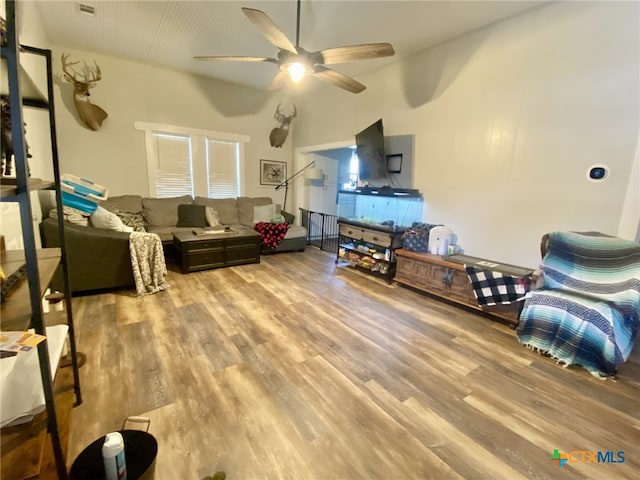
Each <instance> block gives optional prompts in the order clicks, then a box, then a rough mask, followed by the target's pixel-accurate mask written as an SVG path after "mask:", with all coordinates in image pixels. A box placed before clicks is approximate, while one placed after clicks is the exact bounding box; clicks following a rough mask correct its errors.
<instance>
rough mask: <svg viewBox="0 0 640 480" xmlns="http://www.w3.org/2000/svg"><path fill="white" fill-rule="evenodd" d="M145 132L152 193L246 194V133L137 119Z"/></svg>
mask: <svg viewBox="0 0 640 480" xmlns="http://www.w3.org/2000/svg"><path fill="white" fill-rule="evenodd" d="M135 127H136V128H137V129H138V130H143V131H144V132H145V142H146V151H147V167H148V168H147V170H148V181H149V194H150V195H151V196H152V197H157V198H167V197H179V196H182V195H191V196H192V197H195V196H201V197H209V198H227V197H239V196H241V195H242V190H243V188H242V186H243V179H242V171H243V165H244V144H245V143H247V142H249V141H250V140H251V139H250V138H249V137H247V136H245V135H237V134H231V133H222V132H212V131H208V130H198V129H189V128H184V127H177V126H172V125H160V124H153V123H147V122H136V123H135Z"/></svg>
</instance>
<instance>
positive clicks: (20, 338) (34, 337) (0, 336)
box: [0, 332, 45, 353]
mask: <svg viewBox="0 0 640 480" xmlns="http://www.w3.org/2000/svg"><path fill="white" fill-rule="evenodd" d="M44 338H45V337H43V336H42V335H38V334H37V333H32V332H0V350H2V351H3V352H15V353H20V352H28V351H30V350H31V349H32V348H33V347H35V346H36V345H38V344H39V343H40V342H41V341H43V340H44Z"/></svg>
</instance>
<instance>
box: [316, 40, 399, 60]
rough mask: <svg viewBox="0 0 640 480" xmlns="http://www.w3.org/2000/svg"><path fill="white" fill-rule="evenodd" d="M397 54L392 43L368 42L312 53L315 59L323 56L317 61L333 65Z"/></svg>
mask: <svg viewBox="0 0 640 480" xmlns="http://www.w3.org/2000/svg"><path fill="white" fill-rule="evenodd" d="M394 54H395V51H394V50H393V47H392V46H391V44H390V43H367V44H363V45H346V46H344V47H336V48H327V49H326V50H319V51H317V52H314V53H312V56H313V58H314V60H315V59H316V58H318V59H319V58H320V57H321V58H322V60H319V61H318V62H317V63H322V64H324V65H331V64H335V63H345V62H353V61H356V60H369V59H374V58H382V57H390V56H392V55H394Z"/></svg>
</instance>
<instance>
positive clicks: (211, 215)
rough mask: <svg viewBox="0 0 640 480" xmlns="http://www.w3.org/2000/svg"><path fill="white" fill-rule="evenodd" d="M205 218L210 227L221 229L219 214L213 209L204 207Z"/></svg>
mask: <svg viewBox="0 0 640 480" xmlns="http://www.w3.org/2000/svg"><path fill="white" fill-rule="evenodd" d="M204 208H205V210H204V216H205V218H206V219H207V225H209V226H210V227H219V226H220V219H219V218H218V212H216V211H215V210H214V209H213V207H204Z"/></svg>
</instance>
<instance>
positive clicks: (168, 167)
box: [153, 133, 193, 198]
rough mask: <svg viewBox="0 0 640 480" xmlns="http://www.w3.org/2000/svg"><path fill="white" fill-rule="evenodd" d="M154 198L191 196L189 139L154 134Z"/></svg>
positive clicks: (191, 177) (191, 176)
mask: <svg viewBox="0 0 640 480" xmlns="http://www.w3.org/2000/svg"><path fill="white" fill-rule="evenodd" d="M153 139H154V147H155V156H156V160H157V164H156V168H155V172H154V175H155V190H156V193H155V196H156V197H158V198H167V197H179V196H181V195H191V196H193V175H192V169H191V139H190V138H189V137H183V136H177V135H167V134H163V133H154V134H153Z"/></svg>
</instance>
